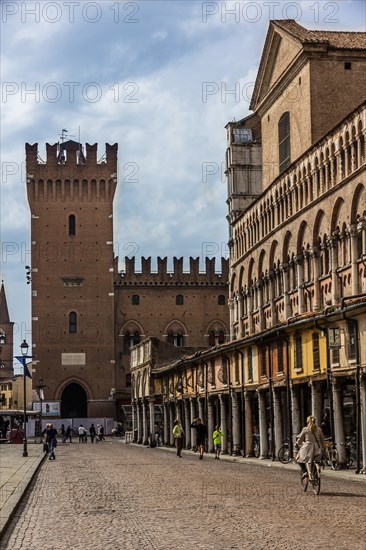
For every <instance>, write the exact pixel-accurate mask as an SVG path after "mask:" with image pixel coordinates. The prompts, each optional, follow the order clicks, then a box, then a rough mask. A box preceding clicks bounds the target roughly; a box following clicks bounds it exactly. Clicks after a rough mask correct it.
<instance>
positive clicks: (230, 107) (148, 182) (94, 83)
mask: <svg viewBox="0 0 366 550" xmlns="http://www.w3.org/2000/svg"><path fill="white" fill-rule="evenodd" d="M270 19H295V20H297V21H298V23H299V24H301V25H303V26H305V27H307V28H309V29H324V30H337V31H341V30H348V31H365V5H364V2H362V1H360V0H337V1H323V0H321V1H314V0H311V1H308V0H300V1H299V0H298V1H297V2H291V1H279V0H278V1H271V0H268V1H240V2H239V1H236V2H219V1H210V2H205V1H198V0H184V1H180V0H165V1H158V0H156V1H155V0H144V1H138V0H136V1H127V0H126V1H108V0H102V1H99V2H88V1H86V0H80V1H76V0H75V1H66V0H65V1H53V2H52V1H47V0H44V1H38V2H30V1H2V2H1V66H0V70H1V83H2V84H1V99H0V109H1V113H0V114H1V127H0V130H1V133H0V140H1V142H0V145H1V149H0V153H1V159H0V163H1V184H0V208H1V279H3V280H4V284H5V289H6V294H7V301H8V307H9V311H10V316H11V320H12V321H14V322H15V335H14V341H15V349H14V353H18V351H17V349H18V348H17V346H18V345H20V343H21V341H22V339H23V338H26V339H27V341H28V342H29V343H31V340H32V337H31V322H30V319H31V308H30V303H31V285H27V284H26V273H25V269H24V267H25V266H26V265H30V213H29V207H28V203H27V198H26V184H25V169H24V168H25V167H24V159H25V143H26V142H28V143H31V144H33V143H36V142H37V143H38V144H39V154H40V156H41V157H42V158H43V159H44V158H45V144H46V143H47V142H48V143H51V144H53V143H56V142H57V141H59V140H60V134H61V131H62V129H67V130H68V135H69V136H70V139H74V140H78V139H79V136H80V141H81V142H82V143H83V144H85V143H90V144H92V143H96V142H97V143H98V144H99V146H98V156H99V157H101V156H102V155H103V154H104V151H105V143H110V144H112V143H118V148H119V167H118V189H117V193H116V197H115V203H114V241H115V247H114V248H115V254H116V255H117V256H118V257H119V258H120V260H121V263H120V269H123V261H122V260H123V258H124V257H125V256H129V257H131V256H135V258H136V263H137V266H139V264H140V259H141V257H142V256H144V257H149V256H151V257H152V265H153V267H155V266H156V263H157V261H156V258H157V257H158V256H161V257H165V256H167V257H168V266H172V261H173V260H172V259H173V257H174V256H176V257H181V256H183V257H184V258H185V260H184V266H185V268H186V269H188V265H189V257H190V256H192V257H195V258H196V257H200V258H201V262H202V264H201V265H202V267H203V265H204V258H205V257H206V256H208V257H210V258H212V257H215V258H216V266H217V269H218V268H219V266H220V258H221V257H228V248H227V240H228V227H227V221H226V214H227V205H226V198H227V195H226V183H225V177H224V173H223V172H224V159H225V149H226V131H225V125H226V124H227V123H228V122H230V121H233V120H239V119H241V118H243V117H244V116H247V115H248V114H249V113H250V111H249V102H250V96H251V93H252V90H253V86H254V82H255V78H256V74H257V70H258V65H259V62H260V58H261V54H262V49H263V45H264V41H265V37H266V33H267V30H268V25H269V21H270Z"/></svg>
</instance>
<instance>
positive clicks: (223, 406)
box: [219, 393, 227, 455]
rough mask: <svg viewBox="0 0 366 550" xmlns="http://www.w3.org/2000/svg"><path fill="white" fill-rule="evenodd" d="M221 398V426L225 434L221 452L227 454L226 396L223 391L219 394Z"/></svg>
mask: <svg viewBox="0 0 366 550" xmlns="http://www.w3.org/2000/svg"><path fill="white" fill-rule="evenodd" d="M219 400H220V426H221V430H222V433H223V434H224V436H223V438H222V445H221V454H224V455H226V454H227V415H226V401H225V396H224V395H223V394H222V393H220V394H219Z"/></svg>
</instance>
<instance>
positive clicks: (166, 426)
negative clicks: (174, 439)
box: [163, 401, 169, 445]
mask: <svg viewBox="0 0 366 550" xmlns="http://www.w3.org/2000/svg"><path fill="white" fill-rule="evenodd" d="M163 422H164V445H169V412H168V401H165V402H164V405H163Z"/></svg>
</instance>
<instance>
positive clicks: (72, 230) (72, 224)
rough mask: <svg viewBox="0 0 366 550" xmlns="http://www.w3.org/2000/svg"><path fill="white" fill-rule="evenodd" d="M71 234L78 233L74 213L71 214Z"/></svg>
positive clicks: (73, 235)
mask: <svg viewBox="0 0 366 550" xmlns="http://www.w3.org/2000/svg"><path fill="white" fill-rule="evenodd" d="M69 235H70V236H72V237H75V235H76V220H75V216H74V214H70V216H69Z"/></svg>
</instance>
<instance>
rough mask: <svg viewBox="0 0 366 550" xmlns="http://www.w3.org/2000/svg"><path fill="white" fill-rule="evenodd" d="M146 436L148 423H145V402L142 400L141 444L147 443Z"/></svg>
mask: <svg viewBox="0 0 366 550" xmlns="http://www.w3.org/2000/svg"><path fill="white" fill-rule="evenodd" d="M148 442H149V438H148V425H147V403H146V400H145V399H143V400H142V444H143V445H147V444H148Z"/></svg>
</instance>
